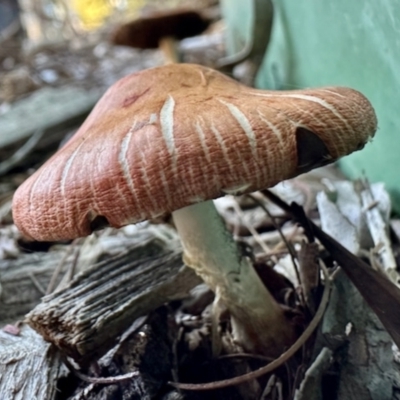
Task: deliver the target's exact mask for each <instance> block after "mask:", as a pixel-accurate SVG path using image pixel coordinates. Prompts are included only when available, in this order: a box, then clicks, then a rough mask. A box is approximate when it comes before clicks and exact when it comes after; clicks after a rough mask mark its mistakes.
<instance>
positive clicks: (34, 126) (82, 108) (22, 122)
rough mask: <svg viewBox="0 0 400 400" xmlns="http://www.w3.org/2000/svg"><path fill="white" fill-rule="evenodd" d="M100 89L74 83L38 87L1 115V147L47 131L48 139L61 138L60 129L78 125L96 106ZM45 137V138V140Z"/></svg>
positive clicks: (61, 130) (46, 136) (46, 137)
mask: <svg viewBox="0 0 400 400" xmlns="http://www.w3.org/2000/svg"><path fill="white" fill-rule="evenodd" d="M100 95H101V92H99V91H96V90H91V91H88V90H84V89H82V88H77V87H73V86H65V87H58V88H48V87H46V88H43V89H39V90H38V91H36V92H35V93H33V94H32V95H31V96H29V97H27V98H25V99H22V100H20V101H18V102H16V103H14V104H12V105H11V108H10V109H9V110H8V111H7V112H5V113H4V114H2V115H0V150H1V149H2V148H5V147H7V146H10V145H12V144H14V143H18V142H21V141H23V140H26V139H28V138H29V137H30V136H32V135H33V134H34V133H35V132H36V131H38V130H40V131H44V132H45V138H44V139H46V140H47V142H48V141H49V140H51V138H52V137H57V140H59V139H60V138H62V135H60V132H61V133H62V132H63V131H64V132H65V130H66V129H68V128H71V127H74V126H78V125H79V124H80V123H81V122H82V121H83V120H84V118H86V116H87V114H88V113H89V112H90V110H91V109H92V108H93V106H94V104H95V103H96V101H97V100H98V99H99V97H100ZM44 139H43V140H44Z"/></svg>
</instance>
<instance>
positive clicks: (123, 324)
mask: <svg viewBox="0 0 400 400" xmlns="http://www.w3.org/2000/svg"><path fill="white" fill-rule="evenodd" d="M160 242H161V241H159V240H152V241H150V242H148V243H147V244H145V245H143V246H142V247H141V249H142V254H140V248H138V247H137V248H134V249H131V250H129V251H128V252H126V253H125V254H122V255H119V256H117V257H115V258H114V259H112V260H106V261H104V262H101V263H100V264H98V265H94V266H92V267H89V268H88V269H87V270H85V271H84V272H83V273H81V274H79V275H78V276H77V277H76V278H75V279H74V280H73V281H72V282H71V283H70V284H69V285H68V286H67V287H66V288H64V289H62V290H60V291H58V292H56V293H53V294H51V295H48V296H45V297H44V298H43V299H42V302H41V303H40V304H39V305H38V306H37V307H36V308H35V309H34V310H32V311H31V312H30V313H29V314H28V316H27V318H28V323H29V324H30V325H31V326H32V327H33V328H34V329H35V330H37V331H38V332H39V333H40V334H41V335H43V337H44V338H45V340H48V341H50V342H52V343H54V344H56V346H58V347H59V348H60V349H62V350H63V351H64V352H65V353H66V354H68V355H69V356H71V357H73V358H74V359H75V360H76V361H78V362H79V363H85V362H86V361H88V360H93V359H95V358H98V357H99V356H101V355H102V354H104V353H105V352H106V351H107V350H109V349H110V348H111V347H112V346H113V345H114V344H115V341H116V338H117V337H118V336H119V335H120V334H121V333H122V332H123V331H124V330H125V329H127V328H128V327H129V326H130V325H131V324H132V322H133V321H134V320H135V319H136V318H138V317H139V316H141V315H145V314H146V313H148V312H150V311H152V310H154V309H155V308H157V307H159V306H161V305H162V304H164V303H165V302H168V301H171V300H176V299H181V298H183V297H185V296H186V295H187V294H188V292H189V290H190V289H192V288H193V287H194V286H195V285H197V284H198V283H199V282H200V278H198V277H197V275H196V274H195V273H194V272H192V270H191V269H188V268H186V267H183V264H182V260H181V251H180V249H179V248H176V249H172V250H169V249H165V247H164V246H163V244H161V245H160ZM144 255H145V256H144Z"/></svg>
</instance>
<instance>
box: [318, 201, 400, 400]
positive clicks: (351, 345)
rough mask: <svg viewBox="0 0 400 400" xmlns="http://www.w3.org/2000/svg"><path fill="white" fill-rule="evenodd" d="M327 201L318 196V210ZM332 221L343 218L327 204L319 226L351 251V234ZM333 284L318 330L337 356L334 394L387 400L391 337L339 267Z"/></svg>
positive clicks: (390, 383)
mask: <svg viewBox="0 0 400 400" xmlns="http://www.w3.org/2000/svg"><path fill="white" fill-rule="evenodd" d="M328 202H330V201H329V200H328V199H327V197H325V196H322V195H321V196H318V206H319V209H320V210H321V209H324V210H325V211H326V210H328V207H327V206H326V205H327V203H328ZM324 205H325V206H324ZM332 221H336V223H335V224H334V225H333V227H334V228H335V227H336V226H337V225H340V223H343V221H347V220H346V218H345V217H344V216H343V215H342V214H341V213H340V212H339V211H338V209H337V208H335V207H332V208H330V211H329V214H328V213H327V212H325V213H322V212H321V225H322V229H323V230H324V231H325V232H327V233H328V234H331V235H332V236H333V237H334V238H336V240H337V241H338V242H339V243H341V244H342V245H343V246H344V247H346V248H347V249H349V250H352V251H355V249H356V248H357V247H358V246H354V238H353V237H352V236H351V235H346V234H345V232H344V231H343V230H342V231H338V230H336V229H332V225H331V222H332ZM333 284H334V288H333V290H332V293H331V299H330V303H329V305H328V308H327V310H326V312H325V315H324V319H323V322H322V329H321V333H322V335H323V336H324V338H325V345H327V344H328V346H329V347H330V348H331V349H333V350H336V352H335V355H334V357H335V358H337V359H340V364H339V365H340V367H339V368H340V371H338V374H339V380H338V395H337V398H338V399H339V400H345V399H354V400H357V399H359V400H363V399H375V398H376V399H377V398H379V399H381V400H385V399H386V400H389V399H391V397H392V391H393V376H395V375H397V376H398V371H397V368H396V366H395V364H394V361H393V352H392V345H393V342H392V339H391V337H390V336H389V334H388V333H387V331H386V330H385V328H384V327H383V326H382V324H381V322H380V321H379V319H378V318H377V316H376V315H375V314H374V312H373V311H372V310H371V308H370V307H368V305H367V303H366V301H365V300H364V299H363V297H362V296H361V294H360V292H359V291H358V290H357V289H356V288H355V286H354V285H353V284H352V283H351V282H350V280H349V279H348V278H347V276H346V275H345V274H344V273H343V272H342V271H340V273H338V274H337V276H336V278H335V280H334V282H333ZM376 296H379V293H376ZM338 346H341V348H340V349H339V350H337V349H336V347H338ZM389 371H390V373H389ZM391 375H392V376H391Z"/></svg>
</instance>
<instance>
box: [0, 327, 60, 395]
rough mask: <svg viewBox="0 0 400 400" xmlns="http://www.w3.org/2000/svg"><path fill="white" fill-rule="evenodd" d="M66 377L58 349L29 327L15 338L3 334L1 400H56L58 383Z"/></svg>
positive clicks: (0, 361)
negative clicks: (62, 377) (61, 378)
mask: <svg viewBox="0 0 400 400" xmlns="http://www.w3.org/2000/svg"><path fill="white" fill-rule="evenodd" d="M63 375H66V370H65V368H64V367H63V366H62V362H61V359H60V354H59V352H58V351H57V349H56V348H55V347H53V346H51V345H50V344H49V343H46V342H45V341H44V340H43V338H42V337H41V336H40V335H38V334H37V333H36V332H35V331H33V330H32V329H31V328H30V327H28V326H24V327H22V328H21V331H20V333H19V334H18V335H16V336H14V335H11V334H9V333H6V332H4V331H2V330H0V397H1V399H2V400H27V399H40V400H53V399H55V396H56V393H57V387H56V385H57V380H58V379H59V378H60V377H61V376H63Z"/></svg>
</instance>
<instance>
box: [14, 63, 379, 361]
mask: <svg viewBox="0 0 400 400" xmlns="http://www.w3.org/2000/svg"><path fill="white" fill-rule="evenodd" d="M376 124H377V122H376V117H375V113H374V110H373V108H372V106H371V104H370V103H369V102H368V100H367V99H366V98H365V97H364V96H363V95H361V94H360V93H359V92H357V91H355V90H352V89H348V88H335V87H330V88H322V89H308V90H297V91H287V92H273V91H262V90H256V89H252V88H248V87H246V86H244V85H241V84H239V83H237V82H235V81H233V80H232V79H230V78H228V77H226V76H224V75H222V74H221V73H218V72H217V71H214V70H212V69H209V68H206V67H202V66H199V65H190V64H175V65H167V66H164V67H158V68H153V69H149V70H145V71H142V72H139V73H136V74H132V75H129V76H127V77H125V78H123V79H121V80H120V81H119V82H117V83H116V84H114V85H113V86H112V87H111V88H110V89H109V90H108V91H107V92H106V94H105V95H104V96H103V98H102V99H101V100H100V101H99V102H98V104H97V105H96V107H95V108H94V110H93V111H92V113H91V114H90V115H89V117H88V118H87V120H86V121H85V123H84V124H83V125H82V126H81V128H80V129H79V130H78V132H77V133H76V134H75V136H73V137H72V138H71V140H70V141H69V142H68V143H67V144H66V145H65V146H64V147H63V148H62V149H61V150H59V151H58V153H56V154H55V155H54V156H53V157H52V158H51V159H50V160H48V161H47V162H46V163H45V164H44V165H43V166H42V167H41V168H40V169H39V170H38V171H37V172H36V173H35V174H34V175H32V176H31V177H30V178H29V179H28V180H27V181H26V182H25V183H23V184H22V185H21V186H20V187H19V189H18V190H17V191H16V193H15V195H14V200H13V216H14V221H15V224H16V225H17V226H18V228H19V229H20V230H21V232H22V233H23V234H24V235H26V236H27V237H30V238H34V239H37V240H58V239H73V238H76V237H81V236H86V235H89V234H90V233H91V232H92V231H93V230H94V229H99V228H101V227H103V226H107V225H111V226H113V227H117V228H118V227H121V226H124V225H127V224H130V223H136V222H139V221H142V220H145V219H149V218H154V217H157V216H159V215H162V214H164V213H168V212H172V215H173V219H174V222H175V225H176V228H177V230H178V232H179V234H180V238H181V241H182V245H183V248H184V261H185V263H186V264H187V265H188V266H190V267H192V268H194V269H195V271H196V272H197V273H198V274H199V275H200V276H201V277H202V278H203V279H204V281H205V282H206V283H207V284H208V285H209V286H210V287H211V288H212V290H213V291H214V292H215V293H216V298H217V301H218V302H221V303H223V305H224V306H225V307H226V308H227V309H228V310H229V312H230V315H231V321H232V327H233V333H234V337H235V339H236V340H237V341H238V342H239V343H240V344H241V345H242V346H243V348H245V349H246V350H248V351H258V352H261V353H264V354H269V355H273V356H276V355H279V354H280V353H281V352H282V351H283V349H284V348H286V347H287V346H289V345H290V344H291V342H292V341H293V340H294V336H295V334H294V331H293V327H292V326H291V324H290V321H288V320H287V319H286V316H285V315H284V312H283V310H282V309H281V307H280V306H279V304H278V303H277V302H276V301H275V300H274V299H273V297H272V296H271V295H270V293H269V292H268V290H267V289H266V288H265V286H264V285H263V284H262V282H261V280H260V278H259V277H258V275H257V274H256V273H255V271H254V268H253V266H252V264H251V262H250V260H249V258H248V257H246V256H245V255H243V254H242V253H241V252H240V250H239V248H238V246H237V245H236V243H235V242H234V241H233V238H232V236H231V235H230V234H229V233H228V231H227V229H226V227H225V225H224V223H223V221H222V219H221V218H220V217H219V215H218V213H217V211H216V209H215V206H214V204H213V202H212V199H214V198H217V197H220V196H223V195H225V194H241V193H250V192H253V191H256V190H258V189H262V188H267V187H270V186H273V185H275V184H276V183H278V182H280V181H282V180H285V179H288V178H292V177H294V176H296V175H298V174H300V173H303V172H306V171H308V170H310V169H312V168H315V167H318V166H321V165H325V164H327V163H330V162H333V161H335V160H336V159H338V158H340V157H342V156H345V155H347V154H349V153H351V152H353V151H356V150H359V149H361V148H362V147H363V146H364V144H365V143H366V142H367V141H368V140H369V139H370V138H371V137H372V136H373V135H374V133H375V130H376Z"/></svg>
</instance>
